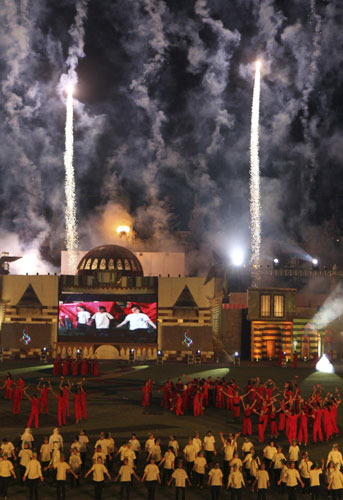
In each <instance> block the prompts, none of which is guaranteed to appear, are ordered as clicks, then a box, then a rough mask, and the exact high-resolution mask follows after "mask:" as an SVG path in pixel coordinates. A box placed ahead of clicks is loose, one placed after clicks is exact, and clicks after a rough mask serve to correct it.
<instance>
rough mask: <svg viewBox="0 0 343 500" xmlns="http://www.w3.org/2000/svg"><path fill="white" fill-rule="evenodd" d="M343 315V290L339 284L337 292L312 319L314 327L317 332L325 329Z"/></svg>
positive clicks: (331, 295)
mask: <svg viewBox="0 0 343 500" xmlns="http://www.w3.org/2000/svg"><path fill="white" fill-rule="evenodd" d="M342 314H343V288H342V284H341V283H339V284H338V285H337V287H336V288H335V290H334V291H333V292H332V293H331V294H330V295H329V297H328V298H327V299H326V301H325V302H324V304H323V305H322V307H321V308H320V310H319V311H318V312H317V313H316V314H315V316H314V317H313V319H312V322H311V323H312V325H313V327H314V328H315V329H316V330H319V329H321V328H325V327H326V325H328V324H329V323H331V322H332V321H334V320H335V319H337V318H338V317H339V316H341V315H342Z"/></svg>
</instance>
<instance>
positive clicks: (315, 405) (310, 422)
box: [142, 375, 341, 446]
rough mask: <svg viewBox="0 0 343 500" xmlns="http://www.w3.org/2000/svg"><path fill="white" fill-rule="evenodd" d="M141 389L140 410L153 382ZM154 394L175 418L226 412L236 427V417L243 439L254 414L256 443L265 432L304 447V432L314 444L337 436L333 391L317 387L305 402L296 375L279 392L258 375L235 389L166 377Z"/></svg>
mask: <svg viewBox="0 0 343 500" xmlns="http://www.w3.org/2000/svg"><path fill="white" fill-rule="evenodd" d="M185 379H186V381H185ZM142 390H143V398H142V406H143V407H146V406H149V405H150V402H151V397H152V391H153V381H152V380H151V379H148V380H147V381H146V383H145V385H144V386H143V389H142ZM159 390H160V391H161V392H162V401H161V407H162V408H166V409H169V410H170V411H172V412H174V413H175V415H176V416H180V415H184V414H186V413H190V412H192V413H193V415H194V416H200V415H203V414H204V412H205V411H206V408H207V407H215V408H226V409H227V410H229V411H231V412H232V414H233V419H234V421H235V422H237V423H238V422H240V417H241V415H242V417H243V419H242V434H243V436H247V435H248V436H251V435H252V432H253V424H252V417H253V416H254V415H256V424H257V435H258V440H259V442H260V443H263V442H264V440H265V435H266V434H269V435H270V437H271V438H274V439H276V438H277V437H278V435H279V433H284V434H285V435H286V437H287V439H288V441H289V443H292V441H293V440H298V442H299V443H300V444H301V443H304V445H305V446H307V444H308V442H309V430H311V433H312V440H313V442H314V443H316V442H317V441H318V440H319V441H323V440H325V441H328V440H329V439H330V438H331V437H333V436H335V435H337V434H338V427H337V408H338V407H339V405H340V404H341V397H340V394H339V391H338V389H337V388H336V389H335V390H334V392H333V393H330V392H328V393H327V394H323V393H322V387H321V385H320V384H318V385H316V386H314V387H313V392H312V394H311V395H310V396H309V397H307V398H305V397H302V395H301V393H300V389H299V385H298V377H296V378H295V379H294V380H293V381H291V382H286V383H285V385H284V387H283V388H278V387H277V386H276V384H275V382H274V381H273V380H271V379H269V380H267V381H266V382H264V383H262V382H261V380H260V379H259V378H258V377H257V378H256V379H253V380H250V381H249V382H248V384H247V386H246V387H245V388H241V387H239V386H238V385H237V383H236V382H235V380H234V379H231V380H230V381H226V380H225V379H222V378H219V377H218V378H217V379H216V380H214V379H212V377H208V378H207V379H206V380H204V379H199V378H195V379H191V378H189V377H187V376H186V375H183V378H180V379H178V381H177V382H176V383H175V384H174V383H173V382H172V380H171V379H169V380H168V381H167V382H166V383H165V384H164V385H163V386H162V388H161V389H159Z"/></svg>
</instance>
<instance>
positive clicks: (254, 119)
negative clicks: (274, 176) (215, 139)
mask: <svg viewBox="0 0 343 500" xmlns="http://www.w3.org/2000/svg"><path fill="white" fill-rule="evenodd" d="M260 87H261V63H260V61H256V71H255V83H254V92H253V100H252V107H251V129H250V231H251V264H252V268H253V273H252V277H253V285H256V281H257V279H258V271H257V270H258V266H259V263H260V247H261V201H260V158H259V115H260Z"/></svg>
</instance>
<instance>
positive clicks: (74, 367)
mask: <svg viewBox="0 0 343 500" xmlns="http://www.w3.org/2000/svg"><path fill="white" fill-rule="evenodd" d="M78 371H79V362H78V360H77V359H73V360H72V362H71V374H72V376H73V377H76V376H77V374H78Z"/></svg>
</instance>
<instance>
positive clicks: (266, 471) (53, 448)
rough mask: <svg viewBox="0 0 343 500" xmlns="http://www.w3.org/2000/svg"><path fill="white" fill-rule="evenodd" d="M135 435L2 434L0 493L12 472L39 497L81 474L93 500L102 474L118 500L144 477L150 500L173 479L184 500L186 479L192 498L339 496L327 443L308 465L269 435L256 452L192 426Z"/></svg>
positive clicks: (339, 477) (342, 462) (339, 461)
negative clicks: (13, 437)
mask: <svg viewBox="0 0 343 500" xmlns="http://www.w3.org/2000/svg"><path fill="white" fill-rule="evenodd" d="M142 439H143V440H144V445H143V443H142V446H141V442H140V440H139V439H138V437H137V435H136V434H135V433H133V434H131V437H130V438H128V439H126V440H125V441H123V442H121V443H117V442H116V440H115V439H114V438H113V437H112V436H111V434H110V433H108V432H101V433H100V436H99V437H98V438H96V439H95V440H94V443H92V444H91V443H90V439H89V438H88V436H87V435H86V433H85V431H83V430H82V431H80V433H78V435H76V436H74V438H73V440H72V442H71V443H68V445H67V444H66V442H65V440H64V439H63V436H62V435H61V432H60V430H59V429H58V428H55V429H54V430H53V432H52V434H51V435H50V436H46V437H45V438H44V439H43V441H42V442H41V443H37V442H36V440H35V438H34V435H33V433H32V431H31V429H30V428H26V429H25V431H24V433H23V434H22V435H21V436H20V438H18V439H17V441H16V442H12V441H9V440H8V439H7V438H3V439H2V440H1V446H0V496H2V497H5V498H7V494H8V492H7V490H8V487H9V485H10V481H11V476H12V477H13V479H14V480H15V479H18V481H19V482H20V484H23V483H24V482H25V481H26V482H28V485H29V498H30V500H34V499H35V500H38V485H39V482H40V481H42V482H43V481H44V482H46V483H48V485H49V486H52V485H55V486H56V490H57V498H58V499H60V500H64V499H65V498H66V486H67V477H68V475H69V476H70V481H71V483H70V485H71V486H72V487H75V488H78V487H79V486H80V480H82V481H83V480H84V479H86V478H87V477H88V476H92V478H93V484H94V498H95V500H101V498H102V492H103V487H104V483H105V479H106V478H107V479H108V480H109V481H111V480H114V481H115V482H119V483H120V488H118V489H116V491H115V496H114V497H115V498H119V500H124V499H129V497H130V492H131V490H132V487H133V486H134V482H136V483H141V482H142V483H145V486H146V489H147V498H148V499H149V500H154V499H155V494H156V493H157V495H156V496H158V497H159V498H165V496H166V495H165V490H164V488H166V487H168V486H169V487H170V486H171V485H172V484H174V486H175V492H176V498H177V499H178V498H179V497H180V498H182V499H185V496H186V486H187V485H188V486H189V487H192V490H193V496H194V492H195V491H196V490H198V489H199V490H203V489H204V490H207V491H208V496H207V494H206V491H204V492H202V494H201V498H209V497H211V498H212V500H217V499H218V498H219V497H220V494H221V490H222V489H223V488H227V489H228V490H229V491H230V494H231V500H235V499H238V500H240V499H241V498H242V493H243V492H244V491H246V495H244V498H249V499H250V498H256V497H257V499H258V500H264V499H266V498H267V494H268V490H270V488H272V495H271V498H273V497H274V498H275V495H274V492H275V491H279V492H280V493H281V494H283V493H284V492H286V491H287V494H288V498H289V500H294V499H296V495H297V489H299V488H300V486H301V488H303V491H304V492H305V493H309V494H310V495H311V498H312V499H313V500H316V499H319V495H321V494H323V491H324V488H325V489H326V490H327V493H328V495H330V497H331V499H332V500H335V499H341V498H342V492H343V474H342V473H341V472H340V468H341V467H342V466H343V457H342V453H341V452H340V451H339V447H338V444H333V446H332V450H331V451H330V452H329V454H328V456H327V457H326V460H324V457H323V458H321V460H320V462H318V463H315V462H314V461H313V459H312V458H311V456H310V454H309V453H308V452H307V451H304V450H303V451H301V450H300V446H299V445H298V444H297V442H296V441H292V443H291V444H290V445H289V446H288V445H287V446H286V447H285V449H284V450H283V449H282V448H281V447H280V446H277V445H275V443H274V441H273V440H271V441H270V442H269V444H267V445H266V446H264V447H263V448H262V449H261V452H260V454H259V455H258V454H257V453H256V449H255V447H254V444H253V442H252V441H251V439H250V437H248V436H246V437H244V438H242V437H241V435H240V433H236V434H233V433H229V434H227V435H224V433H223V432H220V433H219V435H218V436H215V435H214V434H212V432H211V431H208V432H207V433H206V434H205V435H204V436H200V435H199V433H198V432H195V433H194V434H193V435H192V436H189V437H188V438H187V439H186V440H185V438H184V437H183V438H182V441H181V440H180V441H179V440H178V439H177V437H176V436H174V435H171V436H169V437H168V438H166V439H164V440H163V441H162V440H161V439H160V438H159V437H157V436H154V435H153V434H151V433H149V434H148V436H142V437H141V440H142ZM134 480H135V481H134ZM158 484H160V485H161V489H160V490H157V485H158ZM137 486H138V485H137ZM137 486H135V488H137ZM107 488H111V486H108V487H107ZM255 495H256V496H255ZM68 498H71V496H70V491H69V492H68ZM78 498H80V496H79V495H78ZM140 498H141V496H140Z"/></svg>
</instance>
